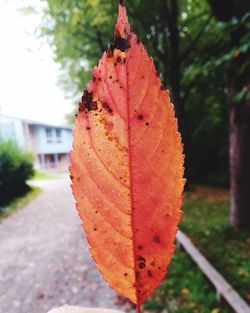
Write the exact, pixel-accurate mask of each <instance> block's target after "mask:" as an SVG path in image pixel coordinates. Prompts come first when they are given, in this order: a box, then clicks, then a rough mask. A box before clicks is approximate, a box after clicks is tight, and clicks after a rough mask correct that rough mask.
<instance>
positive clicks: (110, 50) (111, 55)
mask: <svg viewBox="0 0 250 313" xmlns="http://www.w3.org/2000/svg"><path fill="white" fill-rule="evenodd" d="M106 52H107V57H108V59H111V58H112V57H113V52H114V50H112V49H110V48H109V49H107V51H106Z"/></svg>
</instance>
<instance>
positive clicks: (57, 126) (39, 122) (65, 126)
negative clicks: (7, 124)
mask: <svg viewBox="0 0 250 313" xmlns="http://www.w3.org/2000/svg"><path fill="white" fill-rule="evenodd" d="M1 117H5V118H9V119H15V120H19V121H22V122H24V123H26V124H28V125H41V126H47V127H56V128H61V129H70V130H72V128H73V127H72V126H70V125H58V124H50V123H44V122H41V121H35V120H30V119H25V118H20V117H15V116H9V115H5V114H2V113H0V118H1Z"/></svg>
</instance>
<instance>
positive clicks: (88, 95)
mask: <svg viewBox="0 0 250 313" xmlns="http://www.w3.org/2000/svg"><path fill="white" fill-rule="evenodd" d="M92 98H93V93H92V92H88V90H84V93H83V96H82V102H80V103H79V111H84V110H85V109H86V110H88V111H91V110H97V109H98V107H97V102H95V101H93V100H92Z"/></svg>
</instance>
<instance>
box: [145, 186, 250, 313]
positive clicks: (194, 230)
mask: <svg viewBox="0 0 250 313" xmlns="http://www.w3.org/2000/svg"><path fill="white" fill-rule="evenodd" d="M183 211H184V217H183V220H182V223H181V225H180V229H181V230H183V231H184V232H185V233H186V234H187V235H188V236H189V237H190V238H191V239H192V241H193V242H194V243H195V244H196V246H197V247H198V248H199V249H200V251H201V252H202V253H203V254H204V255H205V256H206V257H207V259H208V260H209V261H210V262H211V263H212V264H213V265H214V266H215V267H216V269H217V270H219V272H220V273H221V274H222V275H223V276H224V277H225V278H226V279H227V280H228V282H229V283H231V284H232V285H233V286H234V288H235V289H236V290H237V291H238V292H239V293H240V294H241V296H242V297H243V298H244V299H245V300H246V301H247V302H248V303H249V302H250V284H249V281H250V232H247V231H239V230H235V229H232V228H231V227H230V226H229V225H228V214H229V193H228V192H227V191H224V190H218V189H212V188H202V187H199V188H198V187H197V188H194V189H193V190H192V191H190V192H188V193H186V194H185V201H184V206H183ZM144 308H145V309H147V310H155V311H162V310H163V309H168V310H169V312H175V313H191V312H192V313H193V312H194V313H208V312H209V313H218V312H220V313H222V312H223V313H228V312H233V311H232V310H231V309H230V308H229V307H228V306H227V305H226V304H223V303H221V304H219V303H218V302H217V300H216V292H215V289H214V287H213V286H212V285H211V284H210V283H209V281H208V280H207V278H206V277H205V276H204V275H203V274H202V273H201V271H200V270H199V269H198V267H197V266H196V265H195V264H194V263H193V262H192V260H191V259H190V258H189V256H188V255H187V254H186V253H185V252H184V251H180V250H178V249H177V250H176V253H175V255H174V256H173V258H172V262H171V264H170V267H169V270H168V275H167V277H166V279H165V280H164V281H163V283H162V284H161V285H160V287H159V288H157V290H156V291H155V292H154V294H153V295H152V297H151V298H150V299H149V300H148V301H147V302H146V303H145V305H144Z"/></svg>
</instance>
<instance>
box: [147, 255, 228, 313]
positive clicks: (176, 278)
mask: <svg viewBox="0 0 250 313" xmlns="http://www.w3.org/2000/svg"><path fill="white" fill-rule="evenodd" d="M144 308H145V309H146V310H153V311H157V312H160V311H162V310H164V309H167V310H168V311H169V312H175V313H211V312H214V313H218V312H220V313H222V312H223V313H232V312H233V311H232V310H231V309H230V308H228V307H226V306H225V305H223V304H219V303H218V302H217V300H216V293H215V290H214V287H213V286H212V285H210V283H209V282H208V280H207V279H206V277H205V276H204V275H203V274H202V273H201V271H199V269H198V268H197V266H196V265H195V264H194V263H193V262H192V260H191V259H190V258H189V257H188V255H187V254H186V253H185V252H184V251H181V250H176V252H175V254H174V256H173V258H172V262H171V264H170V266H169V269H168V275H167V277H166V279H165V280H164V281H163V283H162V284H161V285H160V286H159V287H158V288H157V290H156V291H155V292H154V293H153V295H152V296H151V297H150V298H149V300H147V301H146V302H145V304H144Z"/></svg>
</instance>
